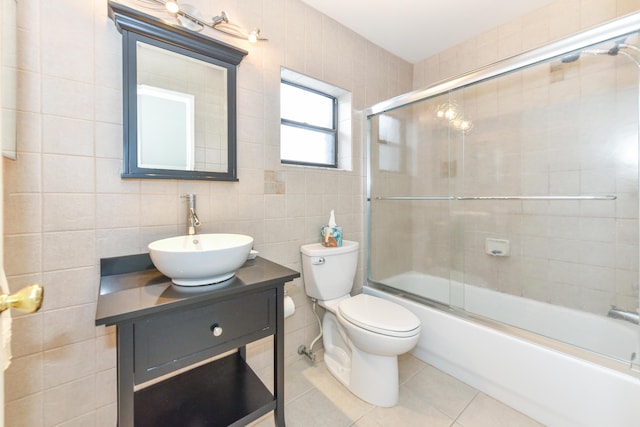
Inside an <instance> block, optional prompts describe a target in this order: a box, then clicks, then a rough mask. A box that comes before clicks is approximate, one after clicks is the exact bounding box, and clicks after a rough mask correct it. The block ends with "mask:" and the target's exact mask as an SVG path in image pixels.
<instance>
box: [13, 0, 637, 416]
mask: <svg viewBox="0 0 640 427" xmlns="http://www.w3.org/2000/svg"><path fill="white" fill-rule="evenodd" d="M106 3H107V2H106V1H105V0H60V1H57V2H50V1H46V0H23V1H20V2H19V3H18V7H19V31H20V39H19V45H20V57H19V64H20V69H21V71H20V75H19V87H18V92H19V102H20V105H19V110H20V114H19V130H18V132H19V142H18V150H19V152H18V160H17V161H9V160H4V162H5V163H4V170H5V172H4V173H5V175H4V183H5V213H4V218H5V234H6V235H5V254H6V258H5V268H6V271H7V274H8V275H9V280H10V286H11V288H12V289H13V290H16V289H18V288H20V287H21V286H24V285H26V284H28V283H31V282H34V281H41V282H43V283H44V285H45V287H46V293H45V295H46V296H45V306H44V307H43V309H42V311H41V312H40V313H37V314H33V315H22V316H21V315H16V319H15V328H16V331H17V332H19V333H16V335H15V343H14V349H15V352H14V353H15V358H14V361H13V364H12V366H11V368H10V369H9V370H8V371H7V375H6V387H7V392H6V396H7V411H6V412H7V425H8V426H11V427H13V426H30V427H34V426H51V425H58V424H63V425H67V426H74V425H82V426H86V425H96V426H113V425H115V413H116V407H115V382H114V379H115V370H114V368H115V350H114V349H115V339H114V330H113V328H96V327H95V326H94V324H93V323H94V316H95V301H96V294H97V287H98V276H99V259H100V258H101V257H110V256H118V255H126V254H133V253H141V252H145V251H146V249H145V248H146V244H147V243H148V242H150V241H152V240H155V239H157V238H161V237H167V236H171V235H175V234H177V233H182V232H183V230H184V223H185V219H184V215H183V211H184V203H183V201H182V200H181V199H180V198H179V196H180V195H181V194H184V193H186V192H194V193H196V194H197V195H198V210H199V216H200V219H201V220H202V222H203V224H204V225H203V227H202V231H203V232H214V231H221V230H228V231H232V232H242V233H247V234H252V235H254V236H255V238H256V248H257V249H258V250H259V251H260V252H261V254H262V255H263V256H265V257H266V258H269V259H271V260H273V261H276V262H280V263H283V264H285V265H287V266H289V267H291V268H294V269H297V270H299V268H300V260H299V253H298V248H299V246H300V245H301V244H303V243H307V242H310V241H314V240H316V239H317V234H318V229H319V227H320V226H321V225H322V224H324V222H325V221H326V219H327V215H328V212H329V210H330V209H336V216H337V219H338V222H339V223H340V224H341V225H342V226H343V229H344V233H345V238H347V239H352V240H358V241H360V242H363V243H364V239H365V234H364V229H363V221H364V219H363V183H364V180H363V174H364V169H363V167H362V165H363V155H364V150H363V148H362V144H361V136H362V135H361V128H360V126H361V125H362V123H361V119H360V117H358V116H357V111H358V110H360V109H362V108H364V107H366V106H368V105H371V104H373V103H375V102H378V101H381V100H384V99H387V98H390V97H392V96H395V95H398V94H401V93H404V92H407V91H409V90H410V89H411V88H412V86H414V85H415V86H420V85H423V84H425V83H428V82H431V81H434V80H437V78H436V77H442V76H448V75H452V74H456V73H457V72H458V71H460V70H465V69H469V68H472V67H474V66H476V65H479V64H483V63H487V62H489V61H490V60H493V59H497V58H498V56H499V55H504V54H506V53H515V52H517V51H519V50H521V49H522V48H523V47H525V46H528V43H529V42H531V43H533V40H531V39H532V37H533V36H535V37H533V38H534V39H535V41H536V42H538V41H539V42H540V43H542V42H545V41H547V40H548V39H550V38H554V37H558V36H560V35H562V34H566V33H569V32H571V31H573V30H575V29H576V28H578V27H585V26H586V25H591V24H593V23H595V22H598V21H602V20H603V19H607V18H610V17H613V16H615V15H619V14H622V13H625V12H626V11H629V10H632V9H636V8H637V7H638V4H637V3H638V2H636V1H628V0H627V1H618V2H616V1H613V0H606V1H605V0H600V1H586V0H583V1H578V0H559V1H556V2H555V3H553V4H552V5H550V6H549V7H548V8H545V9H544V10H543V11H541V12H539V13H535V14H532V15H531V16H530V17H525V18H523V19H522V20H518V21H517V22H515V23H512V24H509V25H507V26H505V27H504V28H501V29H496V30H495V31H492V32H488V33H487V34H483V35H481V36H480V37H478V38H477V39H476V40H472V41H470V42H469V43H466V44H464V46H462V47H461V48H460V49H461V50H460V52H466V54H464V55H462V54H458V53H457V52H458V51H457V50H455V49H454V50H451V51H449V52H448V53H443V54H441V55H440V56H439V57H436V58H434V59H431V60H428V61H425V62H424V63H421V64H416V65H415V66H412V65H411V64H407V63H405V62H403V61H401V60H399V59H398V58H396V57H394V56H392V55H390V54H389V53H387V52H385V51H383V50H382V49H380V48H378V47H376V46H373V45H372V44H370V43H369V42H368V41H366V40H364V39H362V38H361V37H359V36H357V35H356V34H354V33H352V32H351V31H349V30H347V29H345V28H343V27H342V26H340V25H339V24H338V23H336V22H335V21H333V20H331V19H330V18H327V17H325V16H323V15H322V14H320V13H318V12H316V11H314V10H312V9H310V8H309V7H308V6H306V5H305V4H303V3H302V2H300V1H299V0H270V1H268V2H266V1H264V0H248V1H244V2H235V1H231V0H221V1H218V2H216V3H215V4H212V3H210V2H207V1H204V0H194V1H192V2H191V3H193V4H195V5H196V6H197V7H199V8H200V9H201V10H202V11H203V12H206V13H207V14H211V15H215V14H217V13H218V12H219V11H220V10H226V11H227V12H228V13H229V14H230V16H232V17H233V18H234V19H238V20H240V21H241V22H243V23H247V24H248V25H249V24H252V23H257V25H259V26H260V27H261V28H262V31H263V34H264V35H265V36H266V37H268V38H269V42H267V43H264V44H260V45H258V46H247V45H244V44H243V43H242V42H238V41H237V40H234V39H230V38H228V37H226V36H223V35H220V34H217V33H216V34H215V36H216V37H219V38H220V39H222V40H223V41H226V42H229V43H232V44H237V45H239V46H240V47H242V48H245V49H247V50H249V56H248V57H247V58H246V59H245V60H244V61H243V62H242V64H241V66H240V69H239V79H238V90H239V92H238V93H239V109H238V113H239V114H238V135H239V138H238V140H239V141H238V142H239V147H238V152H239V178H240V182H239V183H222V182H220V183H208V182H190V181H185V182H175V181H141V180H122V179H120V172H121V168H122V167H121V150H122V136H121V132H122V130H121V123H122V105H121V86H122V83H121V57H120V43H121V39H120V35H119V34H118V32H117V31H116V29H115V28H114V26H113V23H112V22H111V21H110V20H109V19H108V17H107V4H106ZM569 12H572V13H569ZM571 17H575V19H570V18H571ZM578 17H579V18H578ZM529 18H530V19H529ZM561 18H562V19H561ZM547 32H548V34H546V33H547ZM281 66H285V67H287V68H290V69H293V70H295V71H297V72H300V73H304V74H307V75H310V76H312V77H314V78H317V79H320V80H325V81H327V82H328V83H331V84H333V85H336V86H339V87H342V88H345V89H347V90H349V91H350V92H351V93H352V105H353V109H354V116H353V119H354V120H353V122H352V137H353V141H354V143H353V145H352V152H351V156H352V159H353V170H352V171H328V170H311V169H306V168H294V167H282V166H281V165H280V163H279V158H278V138H279V126H278V116H277V96H278V95H277V93H278V83H279V76H280V67H281ZM274 107H275V108H274ZM265 171H275V172H276V173H277V174H278V176H279V177H280V178H281V181H282V182H284V192H283V193H282V194H272V193H268V192H265V178H264V177H265ZM620 179H624V177H623V176H621V177H620ZM265 193H268V194H265ZM634 201H635V202H636V206H637V200H636V199H634V198H633V197H631V196H630V197H629V198H628V200H624V199H623V200H622V201H621V202H620V203H619V204H618V206H619V208H620V209H624V211H625V212H629V218H632V216H631V215H633V214H634V212H635V211H637V209H636V210H635V211H634V210H633V209H631V206H632V205H633V203H634ZM636 215H637V213H636ZM616 225H617V226H619V227H623V228H624V229H626V228H628V227H633V225H629V224H626V223H623V224H616ZM608 226H609V227H610V226H611V225H610V224H609V225H608ZM620 230H621V231H620V232H622V230H623V229H620ZM596 237H597V236H596ZM363 246H364V245H363ZM623 249H625V248H624V247H618V248H617V249H616V247H612V248H610V250H613V251H614V252H615V251H616V250H619V251H622V250H623ZM625 262H626V263H629V262H630V261H625ZM615 271H616V286H617V287H618V288H619V289H626V288H627V287H628V286H629V284H628V280H626V278H625V276H624V274H622V273H620V272H621V270H619V269H616V270H615ZM609 274H611V272H610V271H609ZM363 277H364V273H363V263H362V262H361V264H360V271H359V273H358V277H357V282H356V286H359V285H360V284H361V283H362V281H363ZM287 290H288V292H289V294H290V295H291V296H292V297H293V298H294V300H295V302H296V305H297V307H298V310H297V311H296V314H295V315H294V316H293V317H291V318H289V319H287V321H286V331H287V336H286V347H287V360H288V361H289V360H293V359H295V358H297V357H298V355H297V354H296V349H297V347H298V345H300V344H302V343H305V344H308V343H309V342H310V341H311V340H312V339H313V338H314V337H315V335H316V333H317V327H316V325H315V319H314V317H313V315H312V314H311V310H310V306H309V304H308V302H307V299H306V297H305V294H304V289H303V286H302V282H301V280H296V281H294V282H293V283H291V284H288V285H287ZM269 353H270V343H268V342H267V343H260V344H258V345H256V346H255V347H254V348H252V349H251V354H252V359H253V360H255V362H254V363H256V364H257V365H262V366H266V365H268V364H269V363H270V361H269V359H268V357H267V356H266V355H267V354H269Z"/></svg>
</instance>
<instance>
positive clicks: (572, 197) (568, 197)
mask: <svg viewBox="0 0 640 427" xmlns="http://www.w3.org/2000/svg"><path fill="white" fill-rule="evenodd" d="M617 198H618V197H617V196H614V195H611V194H609V195H603V196H597V195H575V194H574V195H571V194H567V195H551V196H457V197H456V196H376V197H375V199H376V200H616V199H617Z"/></svg>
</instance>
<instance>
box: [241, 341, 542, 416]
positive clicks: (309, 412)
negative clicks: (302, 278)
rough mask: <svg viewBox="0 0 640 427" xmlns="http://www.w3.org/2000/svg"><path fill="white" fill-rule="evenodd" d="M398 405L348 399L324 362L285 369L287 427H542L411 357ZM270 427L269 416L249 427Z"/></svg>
mask: <svg viewBox="0 0 640 427" xmlns="http://www.w3.org/2000/svg"><path fill="white" fill-rule="evenodd" d="M399 371H400V401H399V402H398V405H396V406H395V407H393V408H382V407H376V406H373V405H370V404H368V403H366V402H364V401H362V400H360V399H358V398H357V397H355V396H354V395H353V394H351V393H350V392H349V391H348V390H347V389H346V388H345V387H343V386H342V385H341V384H340V383H339V382H338V381H337V380H336V379H335V378H334V377H333V376H332V375H331V374H330V373H329V371H328V370H327V368H326V366H325V364H324V362H322V361H317V362H316V363H315V364H311V363H310V362H308V361H307V360H298V361H296V362H294V363H293V364H291V365H289V366H287V367H286V369H285V420H286V423H287V427H324V426H326V427H412V426H420V427H425V426H428V427H440V426H443V427H444V426H447V427H449V426H452V427H529V426H540V425H541V424H539V423H537V422H536V421H534V420H532V419H531V418H528V417H527V416H525V415H523V414H522V413H520V412H518V411H516V410H514V409H512V408H510V407H508V406H507V405H505V404H503V403H501V402H498V401H497V400H495V399H493V398H491V397H489V396H487V395H486V394H484V393H482V392H479V391H478V390H476V389H474V388H472V387H470V386H468V385H466V384H465V383H463V382H461V381H458V380H457V379H455V378H453V377H451V376H449V375H447V374H445V373H443V372H442V371H439V370H438V369H436V368H434V367H432V366H431V365H429V364H427V363H424V362H422V361H421V360H419V359H417V358H415V357H414V356H412V355H410V354H405V355H402V356H401V357H400V360H399ZM250 426H251V427H271V426H274V422H273V415H272V414H269V415H267V416H265V417H263V418H262V419H260V420H258V421H256V422H255V423H253V424H251V425H250Z"/></svg>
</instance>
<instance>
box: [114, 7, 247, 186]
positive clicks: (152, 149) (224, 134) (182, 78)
mask: <svg viewBox="0 0 640 427" xmlns="http://www.w3.org/2000/svg"><path fill="white" fill-rule="evenodd" d="M109 16H110V17H111V18H112V19H113V21H114V22H115V24H116V27H117V28H118V30H119V31H120V33H121V34H122V41H123V43H122V54H123V112H124V120H123V127H124V153H123V160H124V167H123V172H122V177H123V178H158V179H202V180H219V181H236V180H237V173H236V72H237V66H238V64H239V63H240V61H242V58H243V57H244V56H245V55H246V54H247V52H246V51H244V50H241V49H238V48H236V47H234V46H231V45H228V44H226V43H222V42H219V41H217V40H214V39H212V38H210V37H207V36H205V35H202V34H199V33H196V32H193V31H190V30H188V29H185V28H184V27H181V26H179V25H177V24H171V23H169V22H167V21H164V20H161V19H159V18H156V17H153V16H150V15H147V14H145V13H142V12H140V11H138V10H135V9H132V8H129V7H127V6H123V5H121V4H118V3H114V2H109Z"/></svg>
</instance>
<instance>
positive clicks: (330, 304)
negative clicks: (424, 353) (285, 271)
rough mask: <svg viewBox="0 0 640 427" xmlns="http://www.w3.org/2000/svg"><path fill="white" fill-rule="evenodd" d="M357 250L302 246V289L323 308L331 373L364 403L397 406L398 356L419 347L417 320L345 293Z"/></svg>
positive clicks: (375, 301)
mask: <svg viewBox="0 0 640 427" xmlns="http://www.w3.org/2000/svg"><path fill="white" fill-rule="evenodd" d="M358 248H359V245H358V243H357V242H352V241H346V240H345V241H343V246H342V247H339V248H325V247H323V246H321V245H320V244H319V243H316V244H310V245H303V246H302V247H301V249H300V251H301V253H302V272H303V280H304V284H305V290H306V292H307V295H309V296H310V297H311V298H313V299H315V300H317V302H318V305H320V306H321V307H323V308H325V310H326V312H325V314H324V319H323V321H322V330H323V336H322V342H323V344H324V348H325V353H324V360H325V364H326V365H327V368H328V369H329V372H331V374H332V375H333V376H335V377H336V378H337V379H338V381H340V382H341V383H342V384H343V385H344V386H345V387H347V388H348V389H349V390H350V391H351V392H352V393H354V394H355V395H356V396H358V397H360V398H361V399H362V400H365V401H367V402H369V403H372V404H374V405H376V406H383V407H390V406H394V405H395V404H396V403H397V402H398V390H399V384H398V355H400V354H403V353H406V352H408V351H409V350H411V349H412V348H413V347H414V346H415V345H416V344H417V342H418V338H419V335H420V330H421V325H420V320H419V319H418V317H417V316H415V315H414V314H413V313H411V312H410V311H409V310H407V309H406V308H404V307H402V306H400V305H398V304H395V303H393V302H390V301H387V300H383V299H381V298H377V297H374V296H371V295H364V294H359V295H356V296H353V297H352V296H351V295H350V294H349V292H350V291H351V288H352V286H353V280H354V278H355V271H356V267H357V261H358Z"/></svg>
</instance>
